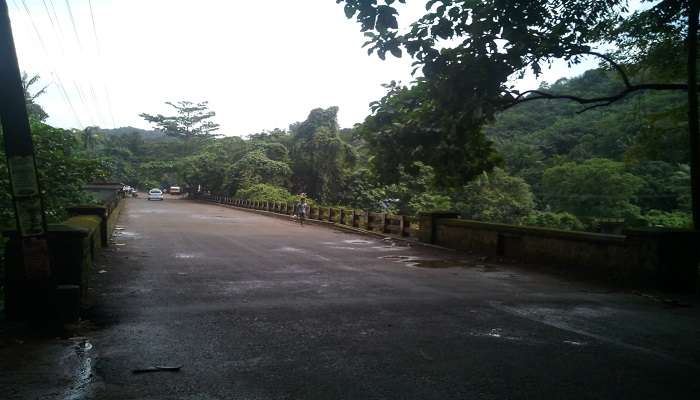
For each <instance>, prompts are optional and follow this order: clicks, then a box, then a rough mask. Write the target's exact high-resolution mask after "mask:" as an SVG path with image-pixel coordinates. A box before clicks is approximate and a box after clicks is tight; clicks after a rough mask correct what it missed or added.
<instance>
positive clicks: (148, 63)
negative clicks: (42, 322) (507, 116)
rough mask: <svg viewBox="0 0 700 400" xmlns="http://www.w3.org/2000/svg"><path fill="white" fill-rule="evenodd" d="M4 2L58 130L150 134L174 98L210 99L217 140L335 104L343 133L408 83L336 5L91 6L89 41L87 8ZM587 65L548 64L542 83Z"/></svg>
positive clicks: (406, 65)
mask: <svg viewBox="0 0 700 400" xmlns="http://www.w3.org/2000/svg"><path fill="white" fill-rule="evenodd" d="M7 2H8V5H9V9H10V18H11V20H12V24H13V31H14V38H15V44H16V47H17V52H18V56H19V62H20V68H21V69H22V70H23V71H26V72H27V73H29V74H30V75H32V74H37V73H38V74H40V75H41V77H42V83H43V84H44V85H46V84H50V86H49V89H48V92H47V94H45V95H44V96H42V97H40V98H39V103H40V104H41V105H42V106H43V107H44V109H45V110H46V111H47V112H48V114H49V115H50V118H49V121H48V122H49V123H50V124H52V125H55V126H60V127H64V128H80V127H84V126H87V125H99V126H101V127H104V128H112V127H114V126H117V127H119V126H129V125H131V126H136V127H141V128H149V125H148V124H147V123H146V122H145V121H143V120H142V119H141V118H139V116H138V114H139V113H140V112H147V113H151V114H153V113H159V112H160V113H166V114H167V113H169V112H170V111H169V109H168V106H165V105H164V104H163V102H165V101H173V102H174V101H178V100H191V101H195V102H196V101H203V100H208V101H209V104H210V107H211V109H212V110H214V111H216V113H217V116H216V119H215V120H216V122H218V123H219V124H221V131H220V133H222V134H225V135H247V134H251V133H256V132H259V131H262V130H263V129H273V128H286V127H287V126H288V125H289V124H290V123H292V122H295V121H301V120H304V119H305V118H306V116H307V114H308V112H309V111H310V110H311V109H313V108H316V107H324V108H325V107H329V106H334V105H336V106H339V107H340V112H339V120H340V121H339V122H340V125H341V126H342V127H351V126H352V125H353V124H354V123H357V122H361V121H362V120H363V119H364V118H365V116H366V115H367V114H368V113H369V106H368V105H369V103H370V102H371V101H374V100H377V99H379V98H380V97H381V96H383V94H384V92H385V90H384V89H383V88H382V87H381V86H380V85H381V84H382V83H386V82H389V81H391V80H400V81H403V82H409V81H411V76H410V71H411V69H412V68H411V67H410V63H411V60H410V59H409V58H406V57H404V58H403V59H398V60H397V59H395V58H392V57H390V56H389V57H388V59H387V61H381V60H379V58H378V57H376V55H373V56H368V55H367V52H366V50H365V49H362V48H361V45H362V43H364V41H365V38H364V36H363V35H362V33H361V32H360V27H359V25H358V24H357V23H356V22H355V21H354V20H348V19H346V18H345V14H344V12H343V7H342V5H338V4H336V3H335V0H294V1H292V0H256V1H242V0H92V1H91V3H92V9H93V12H94V16H95V26H96V32H97V40H96V37H95V34H94V33H93V26H92V20H91V18H90V3H89V1H88V0H7ZM408 3H409V5H408V6H405V7H404V9H403V11H402V16H401V23H402V25H404V26H405V25H407V24H408V23H409V22H412V21H413V20H415V19H416V18H417V17H418V16H420V15H421V14H422V13H423V12H424V8H423V7H424V4H425V1H424V0H421V1H417V0H413V1H409V2H408ZM25 4H26V6H27V9H28V11H29V14H28V13H27V12H26V10H25ZM67 4H69V5H70V9H71V10H72V14H73V17H74V20H75V30H74V28H73V24H72V23H71V18H70V14H69V11H68V7H67ZM396 4H398V2H397V3H396ZM47 10H48V12H47ZM54 10H55V14H54ZM30 15H31V17H30ZM49 16H50V17H49ZM34 26H36V31H38V33H39V35H37V32H36V31H35V28H34ZM76 33H77V34H76ZM38 37H41V40H40V39H39V38H38ZM42 43H43V45H42ZM594 66H595V64H594V63H592V62H589V63H585V64H582V65H579V66H577V67H576V68H575V69H572V70H569V69H567V68H566V66H565V65H564V64H563V63H561V64H556V65H555V66H554V67H553V68H552V69H550V70H547V71H546V72H545V74H544V76H543V77H542V79H543V80H546V81H549V82H553V81H555V80H556V79H558V78H560V77H562V76H567V77H569V76H575V75H579V74H580V73H582V72H583V71H584V70H585V69H588V68H591V67H594ZM57 80H60V81H61V82H62V83H63V86H64V88H65V90H66V92H67V96H68V98H69V99H70V102H71V103H72V105H73V108H74V109H75V111H76V113H77V119H76V116H75V115H74V113H73V111H72V110H71V108H70V107H69V105H68V102H67V101H66V99H65V97H64V96H63V94H62V93H61V91H60V89H59V87H58V86H57V85H56V84H55V82H56V81H57ZM537 85H538V83H537V82H536V81H535V80H534V78H532V77H529V78H526V80H525V81H524V82H520V83H518V86H519V87H520V88H522V89H527V88H535V87H536V86H537ZM110 105H111V107H110ZM78 120H79V122H78Z"/></svg>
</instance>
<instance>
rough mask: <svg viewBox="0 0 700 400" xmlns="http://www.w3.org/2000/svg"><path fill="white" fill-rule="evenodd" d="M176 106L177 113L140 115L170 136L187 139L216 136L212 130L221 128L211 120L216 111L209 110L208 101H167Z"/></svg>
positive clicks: (173, 106)
mask: <svg viewBox="0 0 700 400" xmlns="http://www.w3.org/2000/svg"><path fill="white" fill-rule="evenodd" d="M165 104H167V105H169V106H170V107H172V108H174V109H175V111H176V113H177V114H176V115H172V116H164V115H162V114H157V115H151V114H146V113H141V114H139V116H140V117H141V118H143V119H145V120H146V121H148V122H150V123H152V124H153V125H155V126H156V128H157V129H159V130H160V131H162V132H164V133H165V134H166V135H168V136H172V137H175V138H179V139H185V140H187V141H189V140H191V139H193V138H209V137H213V136H215V135H214V134H212V132H214V131H216V130H218V129H219V124H216V123H214V122H213V121H210V120H211V118H213V117H214V116H215V115H216V113H215V112H214V111H211V110H209V105H208V102H206V101H204V102H201V103H193V102H191V101H186V100H182V101H178V102H177V103H172V102H169V101H167V102H165Z"/></svg>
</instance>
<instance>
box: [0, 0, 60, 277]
mask: <svg viewBox="0 0 700 400" xmlns="http://www.w3.org/2000/svg"><path fill="white" fill-rule="evenodd" d="M0 123H1V124H2V132H3V138H4V144H5V154H6V156H7V167H8V171H9V175H10V185H11V189H12V200H13V203H14V209H15V221H16V224H17V232H18V234H19V236H20V239H21V243H22V254H23V256H24V257H23V259H24V271H25V274H26V276H27V278H28V279H29V280H47V279H49V277H50V276H51V268H50V265H49V247H48V242H47V239H46V236H47V235H46V234H47V230H46V216H45V214H44V204H43V200H42V198H41V189H40V186H41V185H40V183H39V179H38V176H37V169H36V159H35V157H34V145H33V143H32V136H31V131H30V128H29V118H28V116H27V107H26V104H25V99H24V88H23V87H22V77H21V74H20V71H19V64H18V62H17V53H16V51H15V45H14V40H13V38H12V27H11V25H10V15H9V12H8V8H7V2H6V1H5V0H0Z"/></svg>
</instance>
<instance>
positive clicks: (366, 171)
mask: <svg viewBox="0 0 700 400" xmlns="http://www.w3.org/2000/svg"><path fill="white" fill-rule="evenodd" d="M421 84H422V83H421V82H418V83H416V84H415V85H413V86H400V85H397V84H391V85H387V95H386V96H385V97H384V98H383V99H381V100H380V101H378V102H377V103H374V104H373V106H374V112H373V113H372V114H371V115H370V116H369V117H368V118H367V119H366V121H365V122H364V123H362V124H358V125H357V126H356V127H355V128H354V129H351V130H341V129H339V127H338V123H337V112H338V109H337V108H335V107H331V108H328V109H315V110H312V111H311V112H310V113H309V116H308V118H307V119H306V120H304V121H300V122H297V123H293V124H291V125H290V127H289V129H288V130H281V129H276V130H273V131H266V132H261V133H257V134H252V135H249V136H248V137H247V138H240V137H236V136H230V137H222V138H207V139H205V140H198V141H194V142H193V141H187V140H184V139H173V138H170V137H168V136H163V135H161V136H157V135H153V134H150V133H144V132H138V131H136V130H134V131H133V132H128V131H127V132H125V131H123V130H122V131H119V132H118V133H117V132H103V133H102V134H101V135H102V136H101V139H100V145H98V146H97V154H98V156H100V157H102V158H103V159H104V160H106V161H107V162H108V163H109V165H111V166H112V171H113V173H114V176H113V179H116V180H121V181H124V182H125V183H128V184H131V185H133V186H136V187H139V188H143V189H148V188H151V187H167V186H170V185H175V184H177V185H181V186H184V187H186V188H187V190H188V191H191V192H192V191H196V190H198V189H199V190H202V191H205V192H211V193H214V194H223V195H228V196H234V197H238V198H246V199H252V200H269V201H291V200H292V199H293V198H294V195H298V194H299V193H306V195H307V196H308V197H310V198H311V199H312V200H314V201H316V202H318V203H321V204H332V205H342V206H346V207H354V208H361V209H368V210H374V211H380V210H384V211H389V212H399V213H405V214H416V213H418V212H421V211H436V210H456V211H459V212H460V213H461V214H462V215H463V216H464V217H465V218H473V219H478V220H483V221H491V222H502V223H512V224H525V225H537V226H546V227H554V228H562V229H589V230H604V229H610V228H609V227H610V226H618V227H621V226H676V227H682V226H687V225H688V224H689V221H690V218H689V209H690V201H689V199H690V192H689V182H690V177H689V167H688V162H689V154H688V151H687V145H686V144H685V136H686V135H687V125H686V124H684V123H683V116H682V113H680V114H679V113H677V112H676V110H678V109H679V108H683V105H684V99H683V97H682V96H681V95H679V94H677V93H671V92H650V93H638V94H635V95H632V96H630V97H629V98H627V99H623V100H622V101H620V102H617V103H615V104H613V105H611V106H610V107H607V108H599V109H595V110H590V111H587V112H585V113H580V112H579V111H580V107H578V106H576V105H575V104H572V103H567V102H560V101H556V100H544V101H540V102H527V103H524V104H521V105H518V106H517V107H512V108H509V109H508V110H506V111H503V112H501V113H499V114H497V115H496V116H495V118H494V121H493V122H492V123H489V124H488V125H486V126H485V127H483V128H482V129H481V130H480V131H479V135H471V136H470V134H469V133H467V134H465V136H464V137H465V138H467V141H466V142H462V145H461V147H460V146H457V145H454V143H457V142H452V143H450V142H449V140H450V139H449V138H447V139H446V138H445V137H443V136H441V135H436V134H432V135H431V132H433V133H434V132H440V131H441V130H442V129H445V127H444V126H442V125H440V124H442V123H443V122H445V121H449V117H444V116H441V115H442V114H441V112H440V111H439V110H437V111H434V112H428V111H426V110H424V109H423V108H424V107H428V108H430V107H432V106H431V105H430V104H431V103H430V101H429V99H422V98H421V90H423V89H422V88H421ZM618 85H619V81H617V79H616V77H615V75H614V73H613V72H611V71H606V70H602V69H596V70H591V71H588V72H587V73H585V74H584V75H582V76H581V77H578V78H575V79H570V80H566V79H563V80H560V81H558V82H556V83H554V84H551V85H550V84H544V85H543V87H542V89H543V90H547V91H550V92H552V93H559V92H567V93H573V94H575V95H579V96H587V95H589V94H591V93H593V92H600V91H609V90H614V88H615V87H617V86H618ZM455 135H459V133H457V132H455ZM420 136H431V137H433V138H434V140H435V141H434V142H427V143H426V142H425V141H424V140H422V139H417V137H420ZM660 143H662V144H663V145H660Z"/></svg>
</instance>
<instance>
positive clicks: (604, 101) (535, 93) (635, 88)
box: [503, 83, 688, 113]
mask: <svg viewBox="0 0 700 400" xmlns="http://www.w3.org/2000/svg"><path fill="white" fill-rule="evenodd" d="M644 90H688V85H686V84H676V83H647V84H641V85H630V86H628V87H627V88H626V89H625V90H623V91H621V92H619V93H617V94H614V95H610V96H603V97H593V98H585V97H579V96H574V95H569V94H554V93H547V92H543V91H540V90H527V91H525V92H522V93H520V94H519V95H518V96H516V97H515V99H513V101H512V102H511V103H510V104H506V105H505V106H504V107H503V110H507V109H509V108H510V107H513V106H516V105H518V104H521V103H526V102H528V101H534V100H558V99H559V100H570V101H574V102H576V103H579V104H593V105H592V106H590V107H586V108H584V109H583V110H581V111H579V113H582V112H586V111H588V110H591V109H594V108H597V107H604V106H609V105H611V104H613V103H615V102H616V101H619V100H622V99H624V98H625V97H627V96H628V95H630V94H632V93H634V92H639V91H644Z"/></svg>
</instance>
